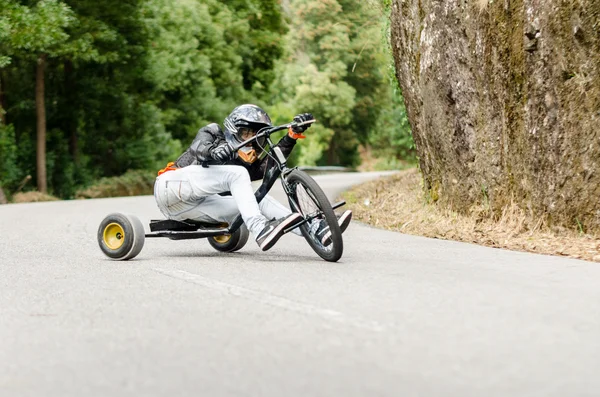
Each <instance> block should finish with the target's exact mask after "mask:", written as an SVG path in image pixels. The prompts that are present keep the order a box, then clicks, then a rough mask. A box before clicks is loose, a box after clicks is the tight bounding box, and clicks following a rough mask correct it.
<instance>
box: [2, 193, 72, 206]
mask: <svg viewBox="0 0 600 397" xmlns="http://www.w3.org/2000/svg"><path fill="white" fill-rule="evenodd" d="M58 200H60V199H59V198H58V197H54V196H51V195H49V194H45V193H40V192H24V193H16V194H15V195H13V197H12V201H11V202H12V203H15V204H18V203H39V202H43V201H58Z"/></svg>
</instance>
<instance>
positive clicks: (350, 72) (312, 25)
mask: <svg viewBox="0 0 600 397" xmlns="http://www.w3.org/2000/svg"><path fill="white" fill-rule="evenodd" d="M289 8H290V15H289V19H290V21H291V22H290V33H289V34H288V36H287V37H286V42H287V45H288V55H287V57H285V58H284V59H285V61H284V62H282V63H281V64H280V65H279V66H278V70H279V77H278V82H277V85H276V87H275V88H276V93H275V94H274V96H273V99H272V100H273V102H274V103H276V102H284V103H286V104H287V107H293V108H296V109H298V110H299V111H312V112H313V113H315V115H317V118H318V119H319V122H320V123H321V125H322V128H320V129H315V130H311V132H312V133H311V135H312V134H314V135H312V136H311V138H312V139H315V138H317V141H318V144H313V145H309V146H301V154H300V157H299V159H298V161H300V162H307V163H316V164H341V165H349V166H355V165H357V164H358V163H359V161H360V159H359V155H358V145H359V144H361V143H362V144H367V143H368V141H369V140H368V137H369V134H370V132H371V131H372V130H373V129H374V128H375V125H376V123H377V120H378V118H379V115H380V113H381V110H382V108H383V107H384V106H386V101H385V99H386V98H385V96H383V95H382V93H385V92H386V90H387V89H388V87H389V81H388V80H387V78H386V74H385V70H386V66H387V65H386V58H385V55H386V53H385V51H384V49H382V48H381V40H380V39H379V37H381V26H380V24H379V21H381V13H380V11H379V10H378V9H377V8H375V7H373V6H372V5H371V4H370V3H368V2H367V3H365V2H359V1H355V0H322V1H321V0H319V1H317V0H291V1H290V7H289ZM315 150H317V151H319V152H317V153H315ZM315 159H316V160H315Z"/></svg>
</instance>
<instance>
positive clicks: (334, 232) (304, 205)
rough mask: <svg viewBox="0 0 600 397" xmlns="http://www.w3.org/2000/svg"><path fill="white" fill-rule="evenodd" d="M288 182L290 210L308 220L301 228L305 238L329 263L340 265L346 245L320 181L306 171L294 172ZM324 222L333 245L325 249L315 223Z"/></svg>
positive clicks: (289, 176) (287, 179) (288, 177)
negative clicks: (316, 233) (317, 234)
mask: <svg viewBox="0 0 600 397" xmlns="http://www.w3.org/2000/svg"><path fill="white" fill-rule="evenodd" d="M286 181H287V183H288V187H289V193H288V199H289V202H290V208H291V209H292V211H294V212H298V213H300V214H301V215H302V216H303V217H304V219H306V220H307V222H305V223H304V224H303V225H302V226H300V231H301V232H302V235H303V236H304V238H305V239H306V241H307V242H308V244H309V245H310V246H311V248H312V249H313V250H314V251H315V252H316V253H317V255H319V256H320V257H321V258H323V259H325V260H326V261H329V262H337V261H338V260H339V259H340V258H341V257H342V253H343V251H344V243H343V240H342V232H341V230H340V226H339V225H338V222H337V217H336V215H335V213H334V212H333V208H331V203H330V202H329V199H327V196H326V195H325V193H323V190H322V189H321V187H320V186H319V185H318V184H317V182H315V180H314V179H313V178H312V177H311V176H310V175H308V174H307V173H305V172H304V171H300V170H294V171H292V172H291V173H290V174H289V175H288V176H287V178H286ZM323 220H324V221H325V222H327V226H329V230H330V232H331V243H330V244H328V245H326V246H325V245H323V244H322V243H321V240H320V239H319V238H318V237H317V236H316V235H315V233H314V229H315V228H316V227H315V223H316V222H321V221H323Z"/></svg>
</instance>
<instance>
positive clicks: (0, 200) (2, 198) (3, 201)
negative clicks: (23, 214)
mask: <svg viewBox="0 0 600 397" xmlns="http://www.w3.org/2000/svg"><path fill="white" fill-rule="evenodd" d="M7 203H8V200H6V195H5V194H4V190H2V186H0V204H7Z"/></svg>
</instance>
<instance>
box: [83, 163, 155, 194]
mask: <svg viewBox="0 0 600 397" xmlns="http://www.w3.org/2000/svg"><path fill="white" fill-rule="evenodd" d="M155 179H156V172H155V171H142V170H137V171H127V172H126V173H125V174H123V175H121V176H115V177H111V178H102V179H100V180H99V181H98V182H96V183H94V184H93V185H91V186H89V187H87V188H85V189H82V190H79V191H77V193H76V194H75V198H78V199H92V198H105V197H123V196H144V195H149V194H152V193H153V189H154V181H155Z"/></svg>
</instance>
